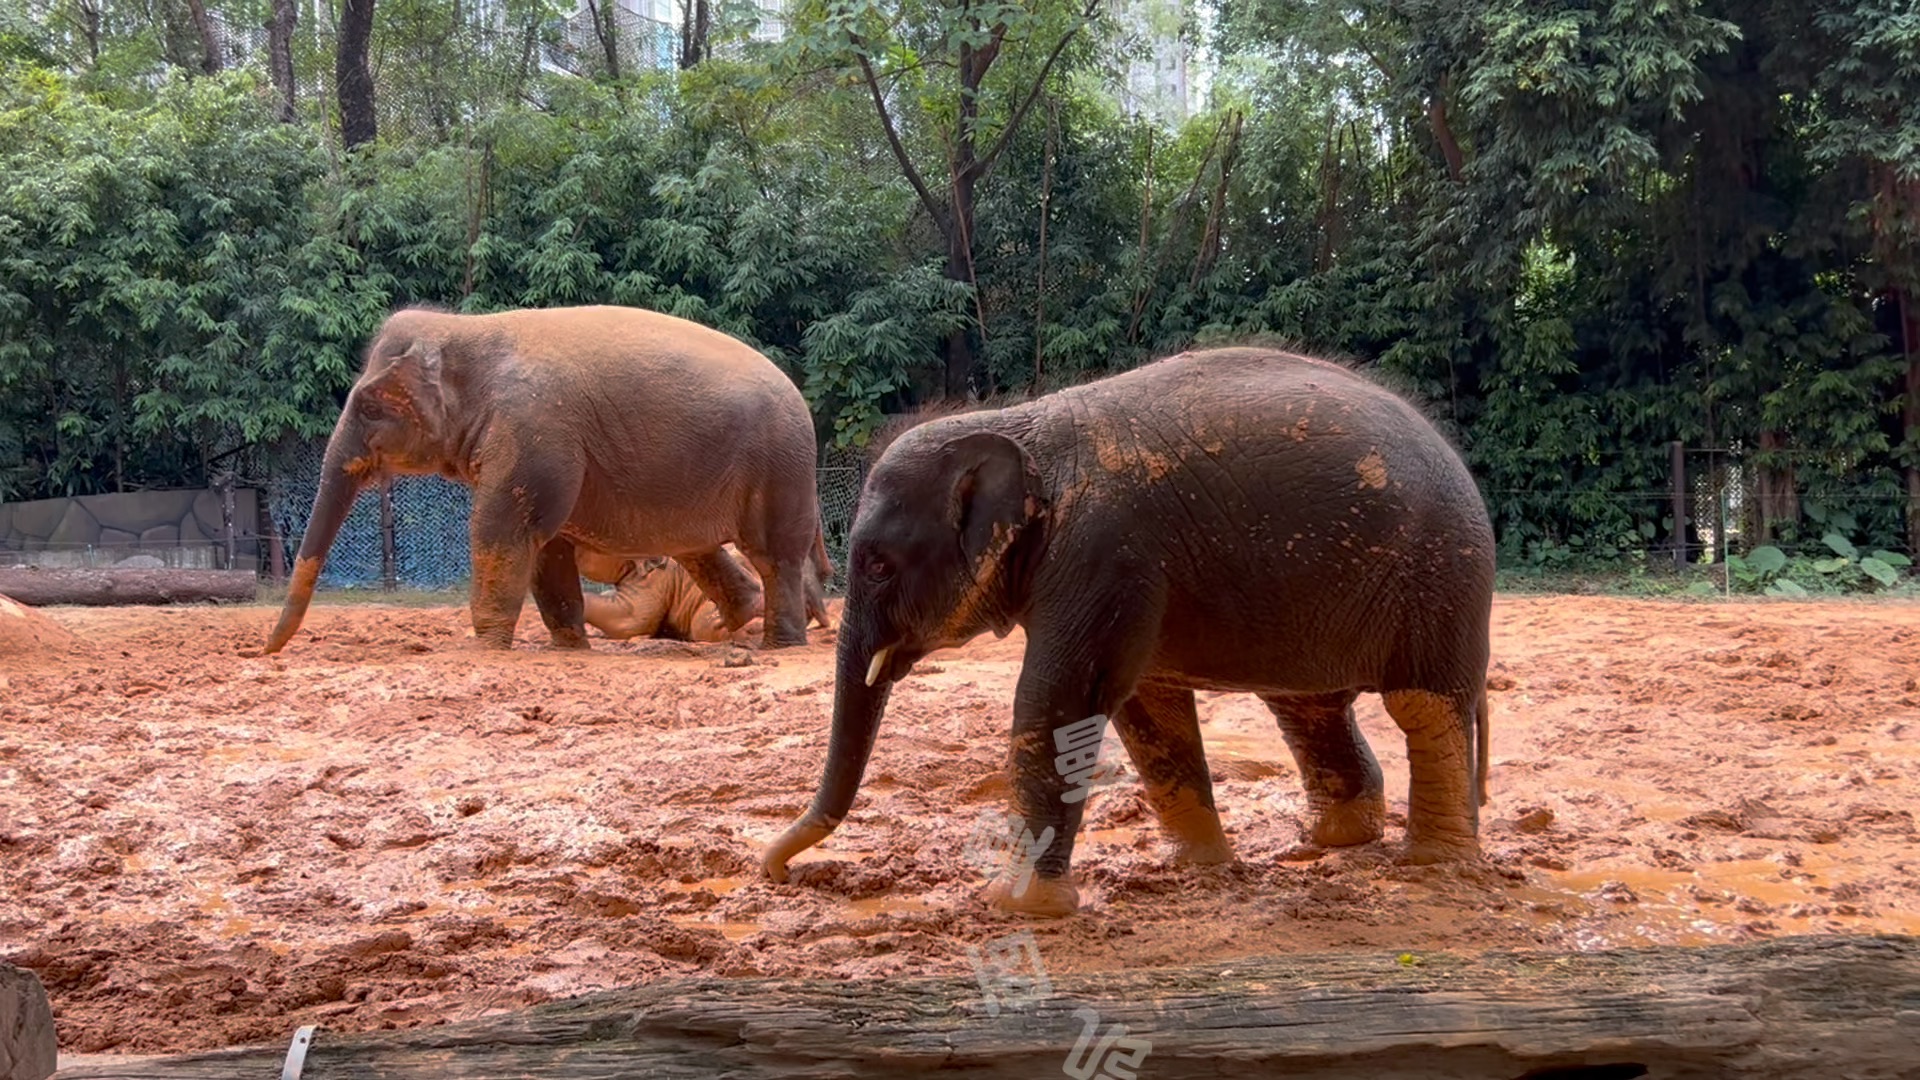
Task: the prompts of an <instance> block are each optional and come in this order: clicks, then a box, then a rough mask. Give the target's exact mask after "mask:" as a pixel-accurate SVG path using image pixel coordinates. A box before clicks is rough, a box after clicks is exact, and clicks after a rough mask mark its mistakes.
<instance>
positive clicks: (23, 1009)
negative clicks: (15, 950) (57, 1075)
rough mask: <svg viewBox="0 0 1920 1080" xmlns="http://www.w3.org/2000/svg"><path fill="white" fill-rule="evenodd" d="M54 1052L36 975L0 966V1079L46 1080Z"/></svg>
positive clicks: (44, 998) (44, 994)
mask: <svg viewBox="0 0 1920 1080" xmlns="http://www.w3.org/2000/svg"><path fill="white" fill-rule="evenodd" d="M57 1050H58V1048H57V1047H56V1046H55V1044H54V1039H53V1008H52V1006H50V1005H48V1004H47V991H46V989H45V988H44V987H42V986H41V985H40V976H38V975H35V974H34V973H33V972H31V971H27V970H24V969H22V968H17V967H14V966H12V965H11V964H0V1080H47V1077H49V1076H52V1075H53V1066H54V1058H55V1054H56V1053H57Z"/></svg>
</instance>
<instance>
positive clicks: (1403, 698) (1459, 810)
mask: <svg viewBox="0 0 1920 1080" xmlns="http://www.w3.org/2000/svg"><path fill="white" fill-rule="evenodd" d="M1382 696H1383V697H1384V698H1385V699H1386V704H1387V715H1389V716H1391V717H1393V722H1394V723H1396V724H1398V725H1400V730H1401V731H1403V732H1405V733H1406V736H1407V768H1408V771H1409V772H1410V773H1411V774H1412V775H1411V776H1410V778H1409V779H1410V783H1409V785H1408V791H1407V855H1406V857H1407V861H1408V862H1412V863H1436V862H1455V861H1464V860H1468V859H1472V858H1474V857H1476V856H1478V855H1479V853H1480V809H1479V799H1478V798H1477V796H1478V792H1477V791H1476V790H1475V786H1474V766H1473V758H1472V755H1471V753H1470V751H1471V749H1472V746H1473V741H1472V737H1471V735H1470V732H1471V731H1472V730H1473V725H1474V721H1475V716H1474V706H1475V704H1476V702H1477V697H1478V695H1477V694H1440V693H1435V692H1433V691H1431V690H1394V691H1390V692H1388V693H1386V694H1384V695H1382Z"/></svg>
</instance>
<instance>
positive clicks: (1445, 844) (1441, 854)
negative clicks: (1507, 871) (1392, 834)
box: [1395, 837, 1480, 866]
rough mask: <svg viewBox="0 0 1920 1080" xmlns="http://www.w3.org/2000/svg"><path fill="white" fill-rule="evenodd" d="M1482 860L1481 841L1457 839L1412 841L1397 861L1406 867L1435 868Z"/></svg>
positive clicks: (1429, 838)
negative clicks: (1442, 865) (1445, 864)
mask: <svg viewBox="0 0 1920 1080" xmlns="http://www.w3.org/2000/svg"><path fill="white" fill-rule="evenodd" d="M1479 858H1480V841H1479V840H1478V839H1475V838H1473V837H1468V838H1466V839H1464V840H1462V839H1459V838H1457V837H1445V838H1435V837H1426V838H1423V839H1416V840H1410V841H1408V842H1407V849H1406V850H1405V851H1404V852H1402V853H1401V854H1400V857H1399V858H1398V859H1396V860H1395V861H1396V862H1399V863H1401V864H1403V865H1406V866H1435V865H1438V864H1441V863H1463V862H1474V861H1476V860H1477V859H1479Z"/></svg>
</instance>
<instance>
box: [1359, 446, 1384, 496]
mask: <svg viewBox="0 0 1920 1080" xmlns="http://www.w3.org/2000/svg"><path fill="white" fill-rule="evenodd" d="M1353 469H1354V471H1355V472H1357V473H1359V474H1360V486H1361V487H1364V488H1372V489H1374V490H1376V491H1379V490H1382V489H1384V488H1385V487H1386V486H1387V460H1386V459H1385V458H1383V457H1381V456H1380V451H1379V450H1378V449H1374V450H1368V451H1367V456H1366V457H1363V458H1361V459H1360V460H1359V461H1358V462H1357V463H1355V465H1354V467H1353Z"/></svg>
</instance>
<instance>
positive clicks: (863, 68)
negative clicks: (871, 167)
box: [853, 41, 953, 234]
mask: <svg viewBox="0 0 1920 1080" xmlns="http://www.w3.org/2000/svg"><path fill="white" fill-rule="evenodd" d="M860 45H861V43H860V42H858V41H856V42H854V54H853V55H854V58H855V59H857V60H859V61H860V74H861V75H863V76H865V78H866V81H867V89H868V90H869V91H871V92H872V94H873V108H874V111H876V112H878V113H879V114H880V127H881V128H882V129H883V130H885V131H886V133H887V145H888V146H890V147H892V148H893V157H894V160H895V161H898V162H899V163H900V171H901V172H902V173H904V174H905V175H906V178H907V183H909V184H912V185H913V192H914V194H916V195H918V196H920V205H922V206H924V207H926V208H927V213H929V214H931V215H933V223H934V225H935V226H937V227H938V228H939V229H940V231H941V233H943V234H944V233H947V232H950V231H951V230H952V228H953V227H952V225H951V224H949V223H948V221H947V215H946V213H945V212H944V211H942V210H941V208H940V204H939V203H937V202H935V201H934V199H933V193H932V192H931V191H928V190H927V182H926V181H925V180H923V179H921V177H920V170H919V169H916V168H914V165H913V159H912V158H910V157H908V156H907V148H906V147H905V146H903V145H901V143H900V133H899V131H897V130H895V128H894V126H893V114H891V113H889V112H887V99H886V96H885V95H883V94H882V93H880V80H879V79H878V78H876V77H875V76H874V74H873V64H871V63H869V62H868V60H867V54H866V53H864V52H861V51H860Z"/></svg>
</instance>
